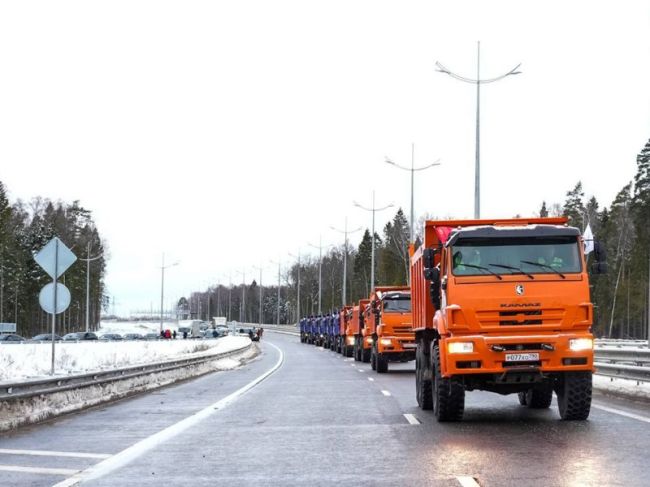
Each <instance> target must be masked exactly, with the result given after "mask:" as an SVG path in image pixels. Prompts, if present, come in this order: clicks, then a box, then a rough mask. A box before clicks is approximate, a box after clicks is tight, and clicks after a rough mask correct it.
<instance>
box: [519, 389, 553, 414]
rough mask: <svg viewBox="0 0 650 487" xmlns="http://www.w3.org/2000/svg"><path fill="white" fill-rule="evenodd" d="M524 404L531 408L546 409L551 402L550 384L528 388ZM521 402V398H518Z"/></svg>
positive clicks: (551, 390)
mask: <svg viewBox="0 0 650 487" xmlns="http://www.w3.org/2000/svg"><path fill="white" fill-rule="evenodd" d="M519 394H525V404H524V405H525V406H528V407H529V408H531V409H546V408H548V407H550V406H551V402H553V388H552V387H551V386H550V385H544V386H542V387H538V388H533V389H528V390H527V391H526V392H525V393H521V392H520V393H519ZM519 402H520V403H521V398H520V399H519Z"/></svg>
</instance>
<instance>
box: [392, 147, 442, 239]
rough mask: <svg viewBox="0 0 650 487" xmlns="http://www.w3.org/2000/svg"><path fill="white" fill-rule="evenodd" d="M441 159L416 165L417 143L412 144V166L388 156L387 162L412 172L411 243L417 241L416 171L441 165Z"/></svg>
mask: <svg viewBox="0 0 650 487" xmlns="http://www.w3.org/2000/svg"><path fill="white" fill-rule="evenodd" d="M439 161H440V159H438V160H437V161H435V162H432V163H431V164H429V165H427V166H422V167H415V144H411V167H406V166H402V165H400V164H397V163H396V162H394V161H392V160H391V159H389V158H388V157H386V163H387V164H390V165H391V166H395V167H397V168H399V169H403V170H404V171H410V172H411V243H413V242H415V203H414V196H413V194H414V189H413V188H414V185H415V172H416V171H424V170H425V169H429V168H430V167H433V166H439V165H440V162H439Z"/></svg>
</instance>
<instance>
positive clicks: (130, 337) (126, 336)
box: [124, 333, 144, 340]
mask: <svg viewBox="0 0 650 487" xmlns="http://www.w3.org/2000/svg"><path fill="white" fill-rule="evenodd" d="M124 339H125V340H144V337H143V336H142V334H141V333H126V334H124Z"/></svg>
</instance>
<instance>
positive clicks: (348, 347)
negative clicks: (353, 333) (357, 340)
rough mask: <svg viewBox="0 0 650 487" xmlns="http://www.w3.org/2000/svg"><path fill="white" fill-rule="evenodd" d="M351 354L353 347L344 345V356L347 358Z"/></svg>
mask: <svg viewBox="0 0 650 487" xmlns="http://www.w3.org/2000/svg"><path fill="white" fill-rule="evenodd" d="M353 354H354V348H352V347H351V346H350V345H346V346H345V356H346V357H348V358H349V357H352V355H353Z"/></svg>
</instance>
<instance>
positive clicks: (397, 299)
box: [364, 286, 416, 374]
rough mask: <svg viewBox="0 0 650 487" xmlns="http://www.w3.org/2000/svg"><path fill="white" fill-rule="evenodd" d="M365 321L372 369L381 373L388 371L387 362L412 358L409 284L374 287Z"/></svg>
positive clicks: (412, 334) (413, 335)
mask: <svg viewBox="0 0 650 487" xmlns="http://www.w3.org/2000/svg"><path fill="white" fill-rule="evenodd" d="M365 324H366V327H365V328H364V336H365V337H366V338H365V340H366V341H367V342H368V343H369V344H370V345H371V347H372V348H371V356H370V364H371V367H372V369H373V370H376V371H377V372H378V373H380V374H381V373H385V372H387V371H388V363H389V362H408V361H410V360H415V347H416V345H415V333H414V332H413V320H412V317H411V289H410V287H406V286H377V287H376V288H375V291H374V293H373V294H372V295H371V296H370V303H369V306H368V307H367V310H366V317H365Z"/></svg>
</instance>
